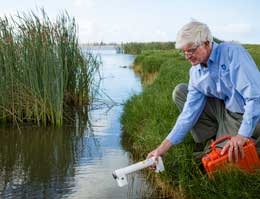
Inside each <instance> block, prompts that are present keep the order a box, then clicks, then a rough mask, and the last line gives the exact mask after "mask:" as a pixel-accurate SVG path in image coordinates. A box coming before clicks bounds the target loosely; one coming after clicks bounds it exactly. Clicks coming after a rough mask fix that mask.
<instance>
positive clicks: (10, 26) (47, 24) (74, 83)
mask: <svg viewBox="0 0 260 199" xmlns="http://www.w3.org/2000/svg"><path fill="white" fill-rule="evenodd" d="M97 67H98V62H97V59H96V57H94V56H93V55H91V54H88V55H86V56H84V55H83V53H82V51H81V49H80V48H79V45H78V38H77V28H76V22H75V19H74V18H71V17H70V16H69V15H68V13H67V12H63V13H61V14H60V15H59V16H58V17H57V18H56V21H54V22H52V21H51V20H50V19H49V17H48V16H47V14H46V13H45V11H44V10H43V9H42V10H41V15H40V16H37V15H36V14H35V13H34V12H33V11H31V12H29V13H18V14H17V16H15V17H6V16H5V17H3V18H0V78H1V84H0V115H1V122H2V123H5V122H12V123H17V122H32V123H36V124H37V125H44V126H46V125H47V124H52V125H55V126H61V125H62V123H63V115H64V111H63V108H64V105H65V104H74V105H83V104H84V103H88V102H89V92H88V91H89V87H90V85H91V82H92V81H93V73H94V72H95V70H96V69H97Z"/></svg>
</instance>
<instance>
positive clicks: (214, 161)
mask: <svg viewBox="0 0 260 199" xmlns="http://www.w3.org/2000/svg"><path fill="white" fill-rule="evenodd" d="M225 139H231V136H223V137H220V138H218V139H217V140H216V141H215V142H213V143H212V144H211V148H212V151H211V152H210V153H208V154H206V155H205V156H204V157H203V158H202V163H203V166H204V168H205V170H206V171H207V173H208V174H211V173H212V172H214V171H216V170H218V169H223V168H225V165H228V164H227V163H228V152H226V153H225V154H223V155H220V152H221V150H222V149H216V144H217V143H219V142H221V141H223V140H225ZM243 148H244V153H245V157H244V159H242V158H241V156H240V154H239V157H238V162H232V165H234V166H236V167H238V168H240V169H242V170H244V171H248V172H254V171H255V168H256V167H259V166H260V160H259V157H258V154H257V152H256V148H255V144H254V142H253V141H252V140H250V139H249V140H248V141H247V142H246V144H245V145H244V146H243ZM233 158H234V157H233Z"/></svg>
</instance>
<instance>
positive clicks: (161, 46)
mask: <svg viewBox="0 0 260 199" xmlns="http://www.w3.org/2000/svg"><path fill="white" fill-rule="evenodd" d="M121 48H123V49H124V52H125V53H128V54H140V53H141V52H142V51H143V50H171V49H175V43H174V42H150V43H136V42H131V43H125V44H122V45H121Z"/></svg>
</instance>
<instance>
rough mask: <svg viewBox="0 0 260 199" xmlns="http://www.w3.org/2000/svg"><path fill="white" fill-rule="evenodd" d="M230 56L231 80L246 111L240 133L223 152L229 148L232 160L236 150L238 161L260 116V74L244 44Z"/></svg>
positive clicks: (228, 143) (230, 53)
mask: <svg viewBox="0 0 260 199" xmlns="http://www.w3.org/2000/svg"><path fill="white" fill-rule="evenodd" d="M229 57H230V60H231V63H230V75H231V81H232V83H233V84H234V85H235V88H236V90H237V91H238V92H239V94H240V95H241V96H242V97H243V98H244V100H245V105H244V109H245V112H244V114H243V120H242V123H241V126H240V128H239V131H238V135H237V136H234V137H232V139H231V140H230V141H228V142H227V144H226V145H225V146H224V148H223V150H222V154H224V153H225V152H226V151H227V150H228V156H229V160H230V161H231V160H232V154H233V152H234V155H235V160H236V161H237V160H238V154H239V152H240V154H241V156H242V157H244V151H243V145H244V144H245V143H246V141H247V140H248V138H250V137H251V136H252V133H253V131H254V129H255V126H256V124H257V122H258V121H259V118H260V74H259V70H258V68H257V66H256V65H255V63H254V61H253V59H252V58H251V56H250V55H249V53H248V52H247V51H246V50H245V49H244V48H243V47H242V46H236V48H235V49H230V52H229Z"/></svg>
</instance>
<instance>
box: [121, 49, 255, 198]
mask: <svg viewBox="0 0 260 199" xmlns="http://www.w3.org/2000/svg"><path fill="white" fill-rule="evenodd" d="M245 47H246V48H247V49H248V50H249V52H250V53H251V54H252V57H253V58H254V59H255V61H256V63H257V65H258V66H260V46H259V45H245ZM134 64H135V66H134V67H135V68H136V67H137V68H138V71H139V74H140V75H141V76H149V74H154V73H155V72H157V76H156V78H154V79H153V82H152V84H151V82H150V84H149V85H146V86H145V87H144V90H143V93H142V94H141V95H138V96H137V95H136V96H133V97H132V98H131V99H130V100H129V101H128V102H127V103H126V105H125V108H124V114H123V116H122V118H121V122H122V124H123V130H124V133H123V136H122V143H123V145H124V146H125V147H126V148H127V149H128V150H129V151H131V152H132V153H133V155H134V157H136V158H137V159H138V160H141V159H143V158H145V157H146V155H147V154H148V152H150V151H151V150H153V149H155V148H156V147H157V146H158V145H159V144H160V143H161V142H162V141H163V140H164V139H165V137H166V136H167V134H168V133H169V132H170V130H171V128H172V127H173V125H174V123H175V121H176V119H177V117H178V115H179V111H178V109H177V107H176V106H175V105H174V103H173V101H172V96H171V95H172V91H173V89H174V87H175V86H176V85H177V84H179V83H181V82H188V74H189V73H188V71H189V68H190V64H189V63H188V62H187V61H186V60H185V58H184V56H183V54H182V53H180V51H178V50H170V51H162V50H157V51H155V50H153V51H142V53H141V54H140V55H138V56H137V57H136V60H135V63H134ZM149 66H151V67H149ZM142 79H143V78H142ZM144 82H145V81H144ZM144 82H143V83H144ZM203 147H204V146H203V144H195V143H194V141H193V139H192V137H191V135H190V134H189V135H188V136H186V138H185V140H184V142H182V143H181V144H179V145H177V146H175V147H174V148H172V149H171V150H170V151H169V152H167V154H166V155H165V156H164V163H165V167H166V171H165V172H163V173H162V174H160V176H159V179H158V177H157V175H154V174H153V173H150V174H149V175H148V178H150V180H151V181H152V183H153V184H155V185H156V186H157V187H158V189H159V190H161V193H162V196H165V197H169V198H171V197H172V198H205V199H208V198H216V199H219V198H234V199H237V198H259V186H260V172H259V171H258V172H257V173H256V174H255V175H251V174H246V173H243V172H241V171H238V170H235V169H232V170H230V172H227V173H217V174H216V176H215V179H209V178H208V177H207V175H206V173H205V171H204V170H203V167H202V165H201V161H200V159H195V158H194V157H193V155H192V154H193V152H194V151H201V149H203ZM162 182H163V183H162Z"/></svg>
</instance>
